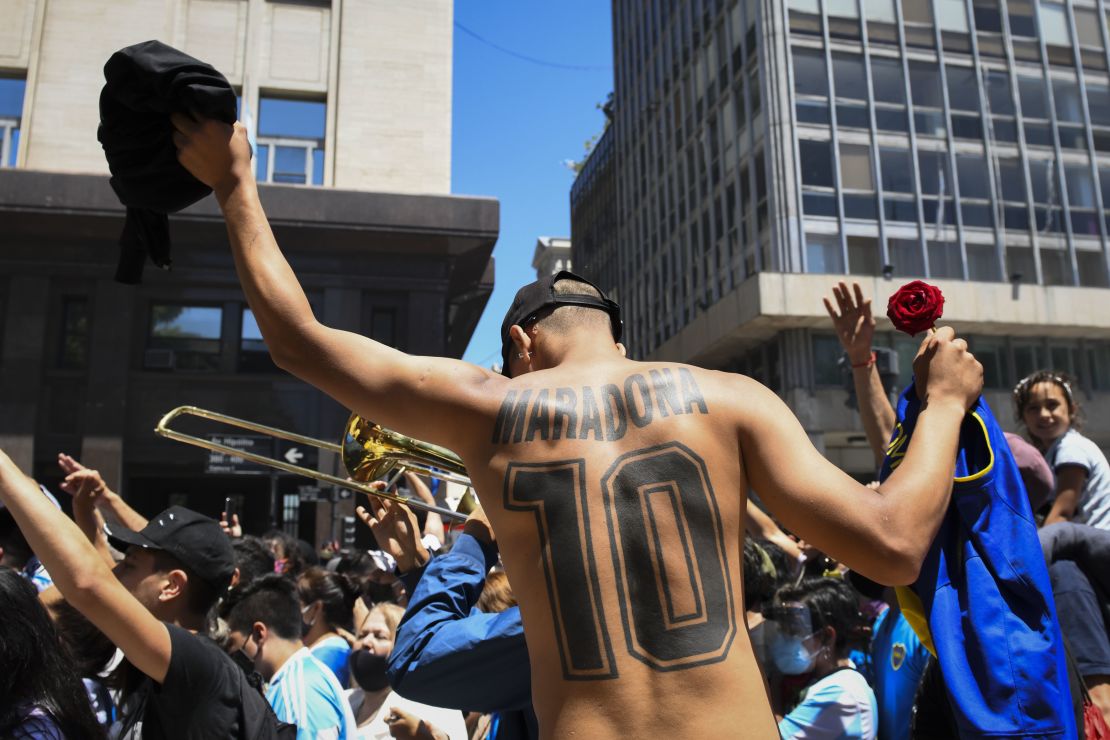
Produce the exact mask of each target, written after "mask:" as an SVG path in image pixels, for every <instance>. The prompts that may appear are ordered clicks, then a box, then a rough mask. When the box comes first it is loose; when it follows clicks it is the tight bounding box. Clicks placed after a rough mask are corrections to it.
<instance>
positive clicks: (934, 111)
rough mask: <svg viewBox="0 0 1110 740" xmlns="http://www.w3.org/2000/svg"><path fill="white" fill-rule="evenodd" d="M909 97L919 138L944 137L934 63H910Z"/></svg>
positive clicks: (937, 76)
mask: <svg viewBox="0 0 1110 740" xmlns="http://www.w3.org/2000/svg"><path fill="white" fill-rule="evenodd" d="M910 95H911V97H912V99H913V105H914V125H915V127H916V128H917V133H918V134H919V135H921V136H944V135H945V125H944V113H943V111H942V108H943V106H944V98H943V96H942V95H941V87H940V70H939V69H938V67H937V64H936V62H919V61H912V62H910Z"/></svg>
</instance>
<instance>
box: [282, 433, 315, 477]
mask: <svg viewBox="0 0 1110 740" xmlns="http://www.w3.org/2000/svg"><path fill="white" fill-rule="evenodd" d="M274 446H275V448H276V449H275V450H274V451H275V453H276V454H275V457H277V459H278V460H281V461H283V462H287V463H289V464H290V465H297V466H300V467H302V468H308V469H310V470H316V468H317V466H318V464H319V460H320V454H319V453H320V450H319V449H317V448H316V447H313V446H311V445H303V444H301V443H299V442H290V441H289V440H287V439H278V440H274Z"/></svg>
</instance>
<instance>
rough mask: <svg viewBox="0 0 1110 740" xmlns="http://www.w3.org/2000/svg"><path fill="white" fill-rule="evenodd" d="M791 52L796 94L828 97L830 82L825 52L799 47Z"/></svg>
mask: <svg viewBox="0 0 1110 740" xmlns="http://www.w3.org/2000/svg"><path fill="white" fill-rule="evenodd" d="M791 51H792V54H793V57H794V92H796V93H798V94H799V95H819V96H821V97H828V94H829V82H828V75H827V74H826V71H825V52H823V51H821V50H820V49H809V48H806V47H799V46H795V47H794V48H793V49H792V50H791Z"/></svg>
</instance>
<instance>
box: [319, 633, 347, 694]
mask: <svg viewBox="0 0 1110 740" xmlns="http://www.w3.org/2000/svg"><path fill="white" fill-rule="evenodd" d="M350 654H351V646H350V645H348V644H347V641H346V640H344V639H343V638H342V637H340V636H339V635H332V636H331V637H329V638H327V639H326V640H324V641H323V642H320V643H319V644H317V645H315V646H314V647H312V655H313V657H315V658H316V659H317V660H318V661H320V662H321V663H323V664H324V665H326V666H327V667H328V668H330V669H331V672H332V673H334V674H335V680H337V681H339V685H340V686H342V687H343V688H347V686H348V685H349V684H350V680H349V677H350V670H351V669H350V667H349V666H348V665H347V658H348V656H350Z"/></svg>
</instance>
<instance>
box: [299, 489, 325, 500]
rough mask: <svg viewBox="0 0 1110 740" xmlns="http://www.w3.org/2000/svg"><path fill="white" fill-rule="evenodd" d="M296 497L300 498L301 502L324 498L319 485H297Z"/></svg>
mask: <svg viewBox="0 0 1110 740" xmlns="http://www.w3.org/2000/svg"><path fill="white" fill-rule="evenodd" d="M297 497H298V498H300V500H301V503H305V502H306V501H323V500H325V499H324V496H323V492H322V491H321V490H320V487H319V486H297Z"/></svg>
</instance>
